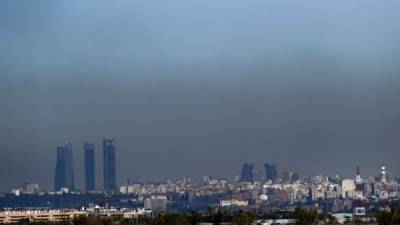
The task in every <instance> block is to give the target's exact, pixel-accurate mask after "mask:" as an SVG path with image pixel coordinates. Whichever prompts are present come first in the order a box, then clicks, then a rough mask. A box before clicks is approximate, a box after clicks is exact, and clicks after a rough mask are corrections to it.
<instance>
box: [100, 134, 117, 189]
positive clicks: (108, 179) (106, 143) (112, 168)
mask: <svg viewBox="0 0 400 225" xmlns="http://www.w3.org/2000/svg"><path fill="white" fill-rule="evenodd" d="M103 160H104V161H103V167H104V190H109V191H114V190H116V188H117V181H116V180H117V174H116V158H115V141H114V140H111V139H104V140H103Z"/></svg>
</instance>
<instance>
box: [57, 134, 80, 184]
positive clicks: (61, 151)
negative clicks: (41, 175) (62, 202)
mask: <svg viewBox="0 0 400 225" xmlns="http://www.w3.org/2000/svg"><path fill="white" fill-rule="evenodd" d="M62 188H68V190H69V191H73V190H75V182H74V169H73V156H72V144H71V142H69V143H68V144H67V145H65V146H59V147H57V162H56V174H55V179H54V190H56V191H59V190H60V189H62Z"/></svg>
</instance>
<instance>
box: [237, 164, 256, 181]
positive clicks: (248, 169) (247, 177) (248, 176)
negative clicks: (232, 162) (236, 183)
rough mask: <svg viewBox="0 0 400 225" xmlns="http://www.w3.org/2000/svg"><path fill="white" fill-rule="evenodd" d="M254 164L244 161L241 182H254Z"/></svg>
mask: <svg viewBox="0 0 400 225" xmlns="http://www.w3.org/2000/svg"><path fill="white" fill-rule="evenodd" d="M253 173H254V164H252V163H244V164H243V167H242V175H241V178H240V181H241V182H253V181H254V174H253Z"/></svg>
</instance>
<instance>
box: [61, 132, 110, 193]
mask: <svg viewBox="0 0 400 225" xmlns="http://www.w3.org/2000/svg"><path fill="white" fill-rule="evenodd" d="M114 143H115V141H114V140H112V139H104V140H103V169H104V171H103V172H104V190H107V191H114V190H116V188H117V181H116V159H115V145H114ZM83 148H84V155H85V190H86V191H93V190H95V189H96V173H95V171H96V170H95V144H90V143H85V144H84V146H83ZM63 188H67V189H68V190H69V191H74V190H75V182H74V168H73V156H72V144H71V142H69V143H68V144H67V145H65V146H59V147H57V163H56V174H55V179H54V190H55V191H59V190H61V189H63Z"/></svg>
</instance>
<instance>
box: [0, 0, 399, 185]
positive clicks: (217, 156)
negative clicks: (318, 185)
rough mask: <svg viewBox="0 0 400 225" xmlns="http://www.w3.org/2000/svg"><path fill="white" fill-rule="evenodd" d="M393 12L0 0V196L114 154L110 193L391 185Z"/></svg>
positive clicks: (392, 5) (355, 6)
mask: <svg viewBox="0 0 400 225" xmlns="http://www.w3.org/2000/svg"><path fill="white" fill-rule="evenodd" d="M399 7H400V2H399V1H385V2H383V3H382V2H378V1H370V0H366V1H362V2H361V1H342V2H340V1H339V2H337V1H332V2H326V1H320V0H310V1H301V2H300V1H299V2H296V1H286V0H283V1H264V0H256V1H252V2H251V3H249V2H246V1H235V0H233V1H232V0H230V1H228V0H220V1H213V0H203V1H191V0H189V1H187V0H185V1H179V0H170V1H152V0H147V1H118V2H112V3H111V2H107V1H84V2H82V1H76V0H72V1H64V2H57V3H56V2H53V1H31V2H20V1H0V103H1V107H0V112H1V114H0V115H1V116H0V124H1V125H0V142H1V147H0V191H8V190H10V189H11V188H15V187H18V186H20V185H21V184H22V183H24V182H33V183H39V184H40V185H41V188H43V189H52V188H53V182H54V175H55V168H56V165H55V164H56V147H57V146H60V145H65V144H66V143H67V142H69V141H71V142H72V146H73V147H72V149H73V154H74V171H75V180H76V183H77V187H78V188H83V186H84V184H83V176H84V172H83V170H84V169H83V168H84V166H83V144H84V143H85V142H91V143H95V144H96V171H97V172H96V176H97V178H98V179H96V182H97V186H98V187H101V184H102V174H101V171H102V146H101V141H102V139H103V138H112V139H115V145H116V157H117V174H118V176H117V179H118V182H117V183H118V184H122V183H123V182H124V181H125V179H128V178H129V179H131V180H154V181H156V180H165V179H175V178H182V177H184V176H186V177H192V178H193V179H200V178H201V177H202V176H203V175H215V176H218V177H233V176H235V175H239V174H240V173H241V166H242V163H244V162H253V163H255V165H256V166H257V167H258V168H259V169H260V170H262V166H263V163H265V162H272V163H275V164H276V165H277V166H278V168H279V169H280V170H285V169H287V170H294V171H297V172H298V173H300V174H301V175H317V174H325V175H333V174H340V175H342V176H349V177H350V176H352V177H353V176H354V173H355V166H356V165H360V166H361V168H362V173H363V175H364V174H365V175H368V176H375V175H377V174H378V172H379V168H380V166H382V165H386V166H387V168H388V171H389V172H391V173H393V174H394V175H396V176H399V173H398V171H399V170H400V165H399V164H398V163H397V161H398V158H399V149H400V141H399V138H398V136H399V134H400V126H399V125H400V118H399V115H400V103H399V98H398V97H399V96H400V76H399V72H400V64H399V63H398V61H399V60H398V59H399V57H400V48H399V45H398V40H399V38H400V23H398V21H399V19H400V18H399V17H400V15H399V13H398V8H399Z"/></svg>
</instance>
